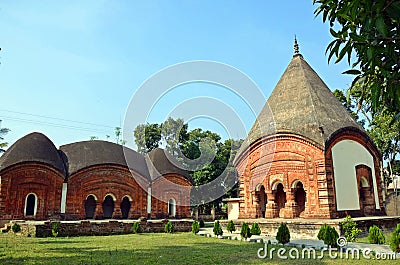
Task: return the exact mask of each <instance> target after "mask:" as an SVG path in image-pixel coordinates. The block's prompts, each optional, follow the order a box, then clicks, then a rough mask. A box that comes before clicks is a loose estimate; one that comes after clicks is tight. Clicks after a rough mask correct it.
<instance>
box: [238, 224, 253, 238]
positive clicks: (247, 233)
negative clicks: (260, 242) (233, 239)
mask: <svg viewBox="0 0 400 265" xmlns="http://www.w3.org/2000/svg"><path fill="white" fill-rule="evenodd" d="M240 235H241V236H242V238H244V239H245V240H246V239H247V238H250V237H251V232H250V227H249V225H248V224H247V223H246V222H243V224H242V229H241V230H240Z"/></svg>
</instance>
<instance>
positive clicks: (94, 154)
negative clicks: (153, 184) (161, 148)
mask: <svg viewBox="0 0 400 265" xmlns="http://www.w3.org/2000/svg"><path fill="white" fill-rule="evenodd" d="M60 150H61V151H62V152H63V153H64V154H65V156H64V160H65V161H66V164H67V166H68V174H69V175H71V174H74V173H75V172H77V171H79V170H81V169H83V168H86V167H90V166H95V165H104V164H113V165H120V166H124V167H128V168H129V169H132V170H134V171H136V172H138V173H139V174H141V175H142V176H144V177H146V178H148V177H149V171H148V169H147V166H146V161H145V159H144V157H143V156H142V155H141V154H139V153H138V152H136V151H134V150H132V149H130V148H127V147H124V146H122V145H118V144H115V143H112V142H107V141H101V140H94V141H83V142H76V143H71V144H67V145H63V146H60ZM125 158H126V159H128V161H129V163H127V162H126V159H125Z"/></svg>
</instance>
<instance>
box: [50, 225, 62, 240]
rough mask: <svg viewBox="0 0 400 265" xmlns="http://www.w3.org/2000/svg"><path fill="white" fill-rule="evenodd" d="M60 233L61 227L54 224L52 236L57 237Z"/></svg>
mask: <svg viewBox="0 0 400 265" xmlns="http://www.w3.org/2000/svg"><path fill="white" fill-rule="evenodd" d="M59 232H60V229H59V227H58V223H54V224H53V227H52V228H51V234H52V235H53V236H54V237H57V236H58V233H59Z"/></svg>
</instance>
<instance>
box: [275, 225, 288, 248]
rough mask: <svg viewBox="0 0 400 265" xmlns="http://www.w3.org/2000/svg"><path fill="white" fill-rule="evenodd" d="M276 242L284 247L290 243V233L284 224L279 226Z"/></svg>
mask: <svg viewBox="0 0 400 265" xmlns="http://www.w3.org/2000/svg"><path fill="white" fill-rule="evenodd" d="M276 240H278V242H279V243H281V244H283V245H285V244H286V243H289V242H290V232H289V228H288V227H287V225H286V224H284V223H282V224H281V225H280V226H279V228H278V233H276Z"/></svg>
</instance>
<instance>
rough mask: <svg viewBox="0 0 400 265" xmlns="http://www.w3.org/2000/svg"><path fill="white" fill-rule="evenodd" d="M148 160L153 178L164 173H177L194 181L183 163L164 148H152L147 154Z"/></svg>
mask: <svg viewBox="0 0 400 265" xmlns="http://www.w3.org/2000/svg"><path fill="white" fill-rule="evenodd" d="M146 161H147V165H148V168H149V172H150V176H151V178H152V180H155V179H156V178H158V177H160V176H162V175H166V174H173V173H176V174H179V175H182V176H184V177H185V178H186V179H187V180H189V181H190V182H191V183H192V179H191V177H190V175H189V173H188V172H187V170H185V169H184V168H183V166H182V164H181V163H180V162H179V161H178V160H176V158H175V157H173V156H172V155H171V154H170V153H168V151H166V150H164V149H162V148H155V149H153V150H151V151H150V152H149V153H148V154H147V156H146Z"/></svg>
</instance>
